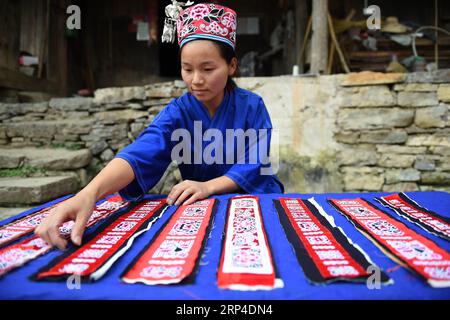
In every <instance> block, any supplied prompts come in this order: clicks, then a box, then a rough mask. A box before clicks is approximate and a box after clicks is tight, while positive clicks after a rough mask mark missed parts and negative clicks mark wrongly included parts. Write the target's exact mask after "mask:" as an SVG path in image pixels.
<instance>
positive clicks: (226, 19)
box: [177, 3, 237, 49]
mask: <svg viewBox="0 0 450 320" xmlns="http://www.w3.org/2000/svg"><path fill="white" fill-rule="evenodd" d="M236 27H237V17H236V12H234V11H233V10H231V9H229V8H227V7H224V6H220V5H217V4H206V3H201V4H197V5H195V6H192V7H189V8H186V9H184V10H183V11H182V12H181V14H180V16H179V17H178V20H177V30H178V44H179V45H180V48H181V47H182V46H183V45H184V44H185V43H187V42H189V41H192V40H196V39H209V40H216V41H221V42H224V43H226V44H228V45H230V46H231V47H232V48H233V49H235V47H236Z"/></svg>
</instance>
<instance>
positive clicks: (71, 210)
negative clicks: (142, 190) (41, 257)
mask: <svg viewBox="0 0 450 320" xmlns="http://www.w3.org/2000/svg"><path fill="white" fill-rule="evenodd" d="M133 180H134V172H133V169H132V168H131V166H130V165H129V164H128V162H127V161H125V160H123V159H119V158H116V159H113V160H112V161H111V162H110V163H109V164H108V165H107V166H106V167H105V168H104V169H103V170H102V171H100V173H99V174H98V175H97V176H96V177H95V178H94V179H93V180H92V181H91V182H90V183H89V184H88V185H87V186H86V187H85V188H84V189H83V190H81V191H80V192H79V193H78V194H77V195H75V196H74V197H72V198H70V199H68V200H66V201H64V202H62V203H61V204H60V205H58V206H57V207H56V208H55V209H54V211H53V210H52V212H51V213H50V214H49V215H48V216H47V218H46V219H44V221H42V222H41V224H40V225H39V226H38V227H37V228H36V230H35V233H36V234H37V235H38V236H39V237H41V238H42V239H43V240H44V241H46V242H47V243H49V244H51V245H54V246H57V247H58V248H59V249H61V250H62V249H64V248H65V247H66V245H67V240H66V239H64V238H63V237H61V234H60V233H59V227H60V226H61V225H62V224H63V223H64V222H66V221H75V225H74V227H73V228H72V233H71V239H72V242H73V243H75V244H76V245H81V240H82V237H83V233H84V230H85V228H86V224H87V222H88V220H89V218H90V216H91V215H92V212H93V210H94V207H95V203H96V202H97V201H98V200H99V199H102V198H104V197H105V196H107V195H109V194H111V193H114V192H117V191H119V190H121V189H123V188H124V187H126V186H127V185H129V184H130V183H131V182H132V181H133Z"/></svg>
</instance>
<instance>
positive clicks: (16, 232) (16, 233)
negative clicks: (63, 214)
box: [0, 199, 65, 247]
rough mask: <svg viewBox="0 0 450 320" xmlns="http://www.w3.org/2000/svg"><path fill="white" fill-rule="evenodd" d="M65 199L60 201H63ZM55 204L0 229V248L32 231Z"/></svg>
mask: <svg viewBox="0 0 450 320" xmlns="http://www.w3.org/2000/svg"><path fill="white" fill-rule="evenodd" d="M63 200H65V199H62V200H61V201H63ZM55 206H57V204H54V205H52V206H50V207H47V208H44V209H41V210H39V211H37V212H35V213H32V214H30V215H27V216H26V217H23V218H20V219H17V220H15V221H13V222H11V223H8V224H6V225H4V226H1V227H0V247H2V246H4V245H7V244H9V243H11V242H13V241H14V240H16V239H18V238H20V237H23V236H25V235H27V234H30V233H32V232H33V231H34V229H35V228H36V227H37V226H38V225H39V224H40V223H41V221H42V220H44V219H45V218H46V217H47V216H48V214H49V212H50V210H52V209H53V208H54V207H55Z"/></svg>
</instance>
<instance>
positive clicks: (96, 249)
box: [35, 200, 165, 280]
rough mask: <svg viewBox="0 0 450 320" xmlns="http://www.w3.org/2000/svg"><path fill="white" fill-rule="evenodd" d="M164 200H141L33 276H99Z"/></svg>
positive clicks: (154, 217) (149, 222) (146, 225)
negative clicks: (84, 241)
mask: <svg viewBox="0 0 450 320" xmlns="http://www.w3.org/2000/svg"><path fill="white" fill-rule="evenodd" d="M164 205H165V200H154V201H144V202H143V203H141V204H139V205H137V206H136V207H135V208H133V209H132V210H131V211H130V212H127V213H125V214H124V215H122V216H121V217H120V218H118V219H116V220H115V221H113V222H112V223H111V224H109V225H108V226H106V228H104V229H103V230H100V231H98V232H96V234H94V235H91V237H90V238H91V239H89V240H87V242H86V243H85V244H84V245H83V246H82V247H79V248H76V249H75V250H74V251H73V252H69V253H68V254H65V255H63V256H62V257H59V258H58V259H57V260H56V261H54V262H51V263H50V264H49V266H47V267H44V268H43V269H42V270H41V271H40V272H38V273H37V274H36V276H35V279H36V280H42V279H49V278H55V279H59V278H61V277H66V276H68V275H71V274H76V275H79V276H81V277H82V278H83V279H88V280H98V279H100V278H101V277H102V276H103V275H104V274H105V273H106V272H107V271H108V270H109V268H110V267H111V266H112V264H113V263H114V262H115V261H116V260H117V259H118V258H119V257H120V256H122V255H123V254H124V253H125V252H126V250H127V249H128V248H129V247H130V246H131V244H132V242H133V240H134V239H135V238H136V237H137V236H139V235H140V234H142V233H143V232H145V231H147V230H148V229H149V228H150V227H151V225H152V224H153V223H154V222H155V221H156V220H157V219H158V218H159V216H158V215H157V213H161V214H162V212H163V211H164V210H160V209H162V207H163V206H164Z"/></svg>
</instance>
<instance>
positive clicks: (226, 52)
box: [178, 40, 239, 92]
mask: <svg viewBox="0 0 450 320" xmlns="http://www.w3.org/2000/svg"><path fill="white" fill-rule="evenodd" d="M210 41H211V42H212V43H214V45H215V46H217V48H218V49H219V53H220V56H221V57H222V58H223V59H225V61H226V62H227V63H228V64H230V63H231V60H233V58H236V60H237V56H236V52H235V51H234V49H233V48H232V47H231V46H230V45H228V44H226V43H223V42H221V41H215V40H210ZM178 60H179V61H180V63H181V50H180V51H179V54H178ZM238 70H239V65H238V66H237V68H236V71H235V72H234V74H233V75H232V76H228V80H227V84H226V86H225V89H226V90H227V91H228V92H230V91H232V90H233V89H234V88H236V87H237V84H236V82H234V80H233V78H232V77H233V76H235V75H236V74H237V73H238Z"/></svg>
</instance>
